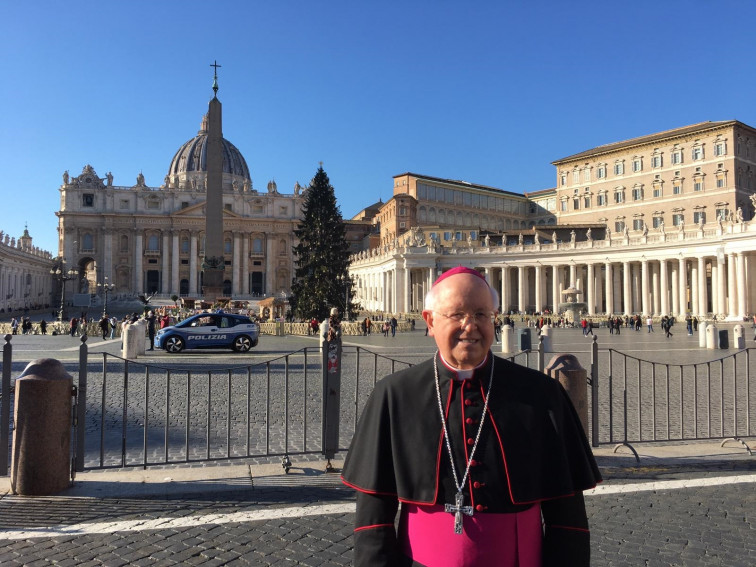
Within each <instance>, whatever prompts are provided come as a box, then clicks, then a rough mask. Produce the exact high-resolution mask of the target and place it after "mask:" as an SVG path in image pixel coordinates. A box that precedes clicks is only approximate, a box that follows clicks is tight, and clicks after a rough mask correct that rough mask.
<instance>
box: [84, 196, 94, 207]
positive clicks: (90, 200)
mask: <svg viewBox="0 0 756 567" xmlns="http://www.w3.org/2000/svg"><path fill="white" fill-rule="evenodd" d="M81 199H82V201H81V204H82V206H84V207H94V193H84V194H83V195H82V196H81Z"/></svg>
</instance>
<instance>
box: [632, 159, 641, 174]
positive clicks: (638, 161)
mask: <svg viewBox="0 0 756 567" xmlns="http://www.w3.org/2000/svg"><path fill="white" fill-rule="evenodd" d="M639 171H643V159H642V158H639V157H636V158H633V173H638V172H639Z"/></svg>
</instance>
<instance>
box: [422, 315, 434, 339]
mask: <svg viewBox="0 0 756 567" xmlns="http://www.w3.org/2000/svg"><path fill="white" fill-rule="evenodd" d="M423 319H424V320H425V324H426V325H427V326H428V336H430V337H432V336H433V311H423Z"/></svg>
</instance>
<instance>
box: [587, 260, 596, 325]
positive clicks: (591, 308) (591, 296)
mask: <svg viewBox="0 0 756 567" xmlns="http://www.w3.org/2000/svg"><path fill="white" fill-rule="evenodd" d="M586 279H587V281H586V286H585V287H586V288H587V289H586V292H587V296H588V315H595V314H596V294H595V289H596V282H595V281H594V274H593V264H588V270H587V275H586Z"/></svg>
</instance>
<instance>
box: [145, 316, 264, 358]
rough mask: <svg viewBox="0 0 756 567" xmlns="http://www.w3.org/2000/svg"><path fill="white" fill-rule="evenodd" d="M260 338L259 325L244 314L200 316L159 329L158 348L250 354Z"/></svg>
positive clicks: (156, 339)
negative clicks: (214, 349) (218, 349)
mask: <svg viewBox="0 0 756 567" xmlns="http://www.w3.org/2000/svg"><path fill="white" fill-rule="evenodd" d="M259 337H260V326H259V325H258V324H257V323H254V322H253V321H252V320H251V319H250V318H249V317H247V316H245V315H236V314H233V313H200V314H198V315H193V316H192V317H189V318H188V319H184V320H183V321H181V322H180V323H177V324H176V325H173V326H171V327H165V328H164V329H160V330H159V331H158V332H157V334H156V335H155V346H156V347H157V348H162V349H165V350H166V351H167V352H171V353H176V352H181V351H182V350H184V349H192V348H232V349H234V350H235V351H237V352H247V351H248V350H249V349H251V348H252V347H254V346H257V341H258V340H259Z"/></svg>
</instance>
